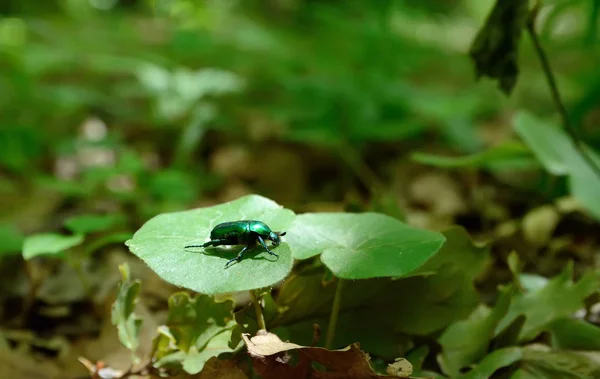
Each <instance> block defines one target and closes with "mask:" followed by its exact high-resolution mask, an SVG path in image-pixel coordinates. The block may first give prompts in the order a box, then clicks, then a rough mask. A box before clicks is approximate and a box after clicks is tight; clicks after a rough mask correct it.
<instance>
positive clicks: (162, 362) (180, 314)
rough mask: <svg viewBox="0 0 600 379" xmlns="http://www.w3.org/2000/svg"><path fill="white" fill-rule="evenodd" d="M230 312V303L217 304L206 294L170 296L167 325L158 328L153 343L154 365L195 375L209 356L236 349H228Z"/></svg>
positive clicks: (231, 324) (230, 326)
mask: <svg viewBox="0 0 600 379" xmlns="http://www.w3.org/2000/svg"><path fill="white" fill-rule="evenodd" d="M232 312H233V301H231V300H226V301H224V302H220V303H217V302H215V301H214V300H213V298H212V297H210V296H207V295H200V296H197V297H195V298H192V297H190V296H189V295H188V294H187V293H185V292H178V293H175V294H173V295H171V297H170V298H169V316H168V318H167V322H166V325H163V326H161V327H160V328H159V335H158V336H157V337H156V339H155V341H154V346H155V354H154V359H155V360H156V363H155V364H154V366H155V367H166V366H174V365H175V366H177V365H181V366H182V367H183V369H184V370H185V371H186V372H188V373H189V374H197V373H198V372H200V371H201V370H202V368H203V367H204V364H205V363H206V361H208V360H209V359H210V358H211V357H214V356H217V355H219V354H220V353H224V352H231V351H234V350H235V346H233V347H231V346H230V341H231V339H232V333H233V332H234V329H235V327H236V323H235V321H234V318H233V314H232Z"/></svg>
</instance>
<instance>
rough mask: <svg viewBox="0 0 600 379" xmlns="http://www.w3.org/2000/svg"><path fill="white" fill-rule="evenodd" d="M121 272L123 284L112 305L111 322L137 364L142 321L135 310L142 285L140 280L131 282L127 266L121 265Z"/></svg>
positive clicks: (120, 285)
mask: <svg viewBox="0 0 600 379" xmlns="http://www.w3.org/2000/svg"><path fill="white" fill-rule="evenodd" d="M119 270H120V271H121V283H120V284H119V288H118V290H117V297H116V299H115V302H114V303H113V305H112V315H111V321H112V323H113V325H115V326H116V327H117V330H118V332H119V340H120V341H121V343H122V344H123V346H125V347H126V348H128V349H129V350H130V351H131V355H132V358H133V360H134V362H137V361H138V360H139V359H138V358H137V357H136V356H135V351H136V350H137V348H138V346H139V342H140V341H139V338H140V330H141V327H142V320H141V319H140V318H139V317H137V316H136V315H135V313H134V309H135V304H136V302H137V297H138V295H139V293H140V286H141V284H140V281H139V280H135V281H132V280H131V274H130V272H129V266H128V265H127V264H122V265H120V266H119Z"/></svg>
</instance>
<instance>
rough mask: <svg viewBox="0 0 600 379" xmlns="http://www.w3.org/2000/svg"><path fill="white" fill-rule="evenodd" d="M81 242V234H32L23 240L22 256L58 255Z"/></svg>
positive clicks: (29, 257) (28, 257)
mask: <svg viewBox="0 0 600 379" xmlns="http://www.w3.org/2000/svg"><path fill="white" fill-rule="evenodd" d="M82 242H83V235H80V234H76V235H73V236H65V235H62V234H57V233H42V234H34V235H32V236H28V237H27V238H25V241H24V242H23V258H25V259H31V258H35V257H38V256H43V255H59V254H61V253H64V251H65V250H67V249H70V248H72V247H74V246H77V245H79V244H81V243H82Z"/></svg>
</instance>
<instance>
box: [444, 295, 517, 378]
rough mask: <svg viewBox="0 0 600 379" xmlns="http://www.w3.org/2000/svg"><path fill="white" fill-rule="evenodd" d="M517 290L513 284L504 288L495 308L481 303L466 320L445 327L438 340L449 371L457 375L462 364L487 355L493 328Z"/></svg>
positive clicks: (506, 309) (466, 364) (447, 372)
mask: <svg viewBox="0 0 600 379" xmlns="http://www.w3.org/2000/svg"><path fill="white" fill-rule="evenodd" d="M514 292H515V287H514V286H510V287H507V288H505V289H503V290H502V293H501V295H500V297H499V299H498V302H497V304H496V305H495V307H494V308H493V309H490V308H488V307H487V306H485V305H483V304H481V305H479V307H478V308H477V309H475V311H474V312H473V313H471V315H470V316H469V318H468V319H467V320H461V321H458V322H456V323H455V324H453V325H451V326H450V327H449V328H448V329H446V331H445V332H444V334H442V336H441V337H440V338H439V339H438V342H439V343H440V345H442V354H441V355H440V356H439V361H440V365H441V366H442V369H443V370H444V372H445V373H446V374H448V375H450V376H452V377H454V376H457V375H459V374H460V372H461V369H462V368H463V367H467V366H468V365H470V364H471V363H475V362H477V361H479V360H480V359H481V358H483V357H484V356H485V354H486V352H487V350H488V346H489V344H490V341H491V339H492V338H493V336H494V329H495V328H496V326H497V325H498V322H499V321H500V320H501V319H502V317H504V315H505V314H506V312H507V311H508V307H509V305H510V301H511V297H512V296H513V294H514Z"/></svg>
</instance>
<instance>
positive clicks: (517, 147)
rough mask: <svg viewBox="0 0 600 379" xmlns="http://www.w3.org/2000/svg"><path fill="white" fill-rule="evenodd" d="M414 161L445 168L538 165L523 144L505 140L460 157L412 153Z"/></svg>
mask: <svg viewBox="0 0 600 379" xmlns="http://www.w3.org/2000/svg"><path fill="white" fill-rule="evenodd" d="M411 158H412V160H414V161H415V162H419V163H423V164H427V165H431V166H436V167H445V168H462V167H477V168H486V169H489V170H510V169H514V170H519V169H526V168H532V167H538V164H537V162H536V161H535V160H534V159H533V156H532V155H531V151H530V150H529V149H528V148H527V147H526V146H525V145H523V144H520V143H514V142H506V143H504V144H502V145H498V146H494V147H491V148H489V149H487V150H485V151H482V152H479V153H475V154H471V155H467V156H460V157H449V156H441V155H433V154H426V153H413V154H412V155H411Z"/></svg>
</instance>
